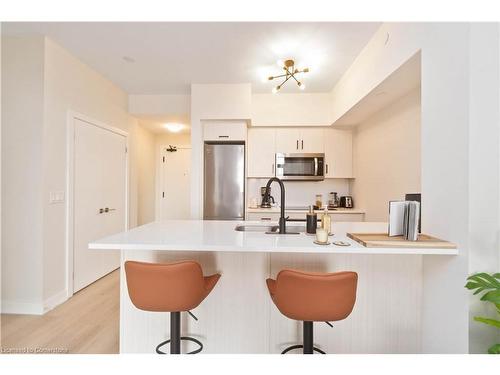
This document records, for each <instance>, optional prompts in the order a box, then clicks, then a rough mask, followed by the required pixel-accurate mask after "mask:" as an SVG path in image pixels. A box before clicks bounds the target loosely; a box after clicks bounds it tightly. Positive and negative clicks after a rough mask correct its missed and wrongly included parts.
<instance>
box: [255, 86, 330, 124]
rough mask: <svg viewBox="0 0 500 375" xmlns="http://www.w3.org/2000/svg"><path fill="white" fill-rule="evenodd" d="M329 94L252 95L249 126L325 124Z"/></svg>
mask: <svg viewBox="0 0 500 375" xmlns="http://www.w3.org/2000/svg"><path fill="white" fill-rule="evenodd" d="M330 101H331V95H330V94H329V93H300V94H284V93H280V94H253V95H252V126H328V125H330V124H331V123H332V121H331V107H330V105H329V104H330Z"/></svg>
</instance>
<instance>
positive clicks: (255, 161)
mask: <svg viewBox="0 0 500 375" xmlns="http://www.w3.org/2000/svg"><path fill="white" fill-rule="evenodd" d="M275 139H276V130H275V129H273V128H249V129H248V142H247V155H248V156H247V160H248V168H247V171H248V172H247V176H248V177H274V174H275V171H274V161H275V157H274V154H275Z"/></svg>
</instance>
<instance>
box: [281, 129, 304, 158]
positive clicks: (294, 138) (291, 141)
mask: <svg viewBox="0 0 500 375" xmlns="http://www.w3.org/2000/svg"><path fill="white" fill-rule="evenodd" d="M300 146H301V143H300V129H293V128H283V129H276V152H283V153H287V154H290V153H297V152H302V150H301V149H300Z"/></svg>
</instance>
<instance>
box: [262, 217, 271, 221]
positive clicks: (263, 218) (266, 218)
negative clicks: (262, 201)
mask: <svg viewBox="0 0 500 375" xmlns="http://www.w3.org/2000/svg"><path fill="white" fill-rule="evenodd" d="M260 220H271V218H270V217H261V218H260Z"/></svg>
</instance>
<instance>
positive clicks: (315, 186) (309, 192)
mask: <svg viewBox="0 0 500 375" xmlns="http://www.w3.org/2000/svg"><path fill="white" fill-rule="evenodd" d="M268 180H269V179H268V178H248V179H247V181H248V183H247V203H248V204H247V207H248V205H249V204H250V201H251V199H252V198H256V199H257V202H259V204H260V202H261V199H262V197H261V195H260V187H261V186H266V184H267V181H268ZM284 185H285V196H286V205H287V206H310V205H313V204H314V202H315V198H316V194H322V195H323V203H324V204H325V203H327V202H328V193H330V192H331V191H335V192H337V193H338V195H339V197H340V196H342V195H349V180H347V179H343V178H338V179H337V178H336V179H330V178H327V179H325V180H323V181H300V182H298V181H284ZM271 195H272V196H273V198H274V200H275V202H276V203H278V204H279V203H280V199H281V192H280V188H279V186H278V184H275V183H273V184H272V185H271ZM354 203H355V204H356V202H354ZM358 207H359V208H364V207H361V206H358Z"/></svg>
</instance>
